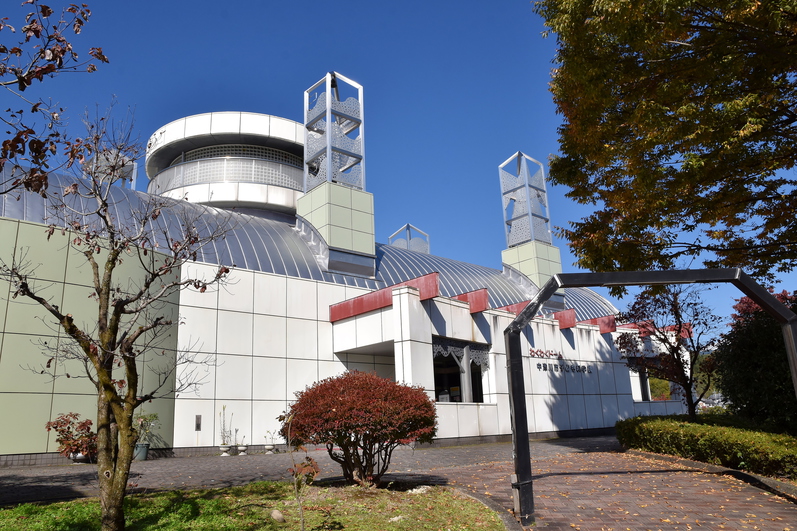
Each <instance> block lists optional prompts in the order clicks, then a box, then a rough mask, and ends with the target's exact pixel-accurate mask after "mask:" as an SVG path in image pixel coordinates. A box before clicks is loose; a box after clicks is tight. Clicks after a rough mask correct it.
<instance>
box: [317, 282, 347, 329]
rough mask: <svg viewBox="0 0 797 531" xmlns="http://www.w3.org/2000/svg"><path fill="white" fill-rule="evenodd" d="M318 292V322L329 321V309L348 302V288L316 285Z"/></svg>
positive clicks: (324, 284)
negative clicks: (334, 305)
mask: <svg viewBox="0 0 797 531" xmlns="http://www.w3.org/2000/svg"><path fill="white" fill-rule="evenodd" d="M316 287H317V290H318V320H319V321H328V320H329V307H330V306H331V305H333V304H337V303H339V302H342V301H344V300H346V287H345V286H340V285H338V284H326V283H324V282H319V283H318V284H316Z"/></svg>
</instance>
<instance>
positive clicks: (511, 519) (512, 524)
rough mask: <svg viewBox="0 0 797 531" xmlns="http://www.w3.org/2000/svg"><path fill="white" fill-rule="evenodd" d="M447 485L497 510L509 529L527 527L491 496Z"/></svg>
mask: <svg viewBox="0 0 797 531" xmlns="http://www.w3.org/2000/svg"><path fill="white" fill-rule="evenodd" d="M446 487H448V488H451V489H454V490H456V491H457V492H458V493H460V494H462V495H463V496H467V497H468V498H471V499H473V500H476V501H477V502H479V503H481V504H482V505H484V506H486V507H487V508H488V509H492V510H493V512H495V514H497V515H498V518H500V519H501V522H503V524H504V527H506V530H507V531H523V530H524V529H526V528H524V527H523V526H522V525H520V522H518V521H517V518H515V515H513V514H512V513H510V512H509V511H507V510H506V508H505V507H503V506H502V505H501V504H499V503H498V502H496V501H494V500H492V499H491V498H490V497H489V496H484V495H482V494H479V493H478V492H468V491H466V490H464V489H461V488H459V487H453V486H451V485H446Z"/></svg>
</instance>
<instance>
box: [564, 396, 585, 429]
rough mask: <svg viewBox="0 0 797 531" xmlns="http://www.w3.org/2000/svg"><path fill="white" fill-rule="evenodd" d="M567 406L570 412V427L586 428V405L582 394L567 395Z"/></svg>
mask: <svg viewBox="0 0 797 531" xmlns="http://www.w3.org/2000/svg"><path fill="white" fill-rule="evenodd" d="M567 408H568V410H569V413H570V429H571V430H585V429H587V427H588V426H587V407H586V404H585V403H584V395H569V396H567Z"/></svg>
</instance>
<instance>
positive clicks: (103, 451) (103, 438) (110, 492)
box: [97, 392, 135, 531]
mask: <svg viewBox="0 0 797 531" xmlns="http://www.w3.org/2000/svg"><path fill="white" fill-rule="evenodd" d="M120 420H121V424H122V425H121V426H120V425H119V423H117V421H116V419H115V418H114V415H113V413H112V412H111V407H110V404H108V402H107V401H106V400H105V398H104V396H103V395H102V392H100V396H99V398H98V401H97V449H98V453H97V476H98V479H99V485H100V508H101V510H102V530H103V531H124V528H125V515H124V499H125V493H126V489H127V481H128V478H129V477H130V464H131V462H132V461H133V448H134V446H135V437H134V436H133V437H132V442H131V430H130V426H125V425H126V424H130V423H129V422H127V419H120Z"/></svg>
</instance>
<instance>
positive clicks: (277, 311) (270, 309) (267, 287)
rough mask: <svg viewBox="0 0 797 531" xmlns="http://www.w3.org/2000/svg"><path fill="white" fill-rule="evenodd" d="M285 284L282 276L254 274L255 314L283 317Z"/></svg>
mask: <svg viewBox="0 0 797 531" xmlns="http://www.w3.org/2000/svg"><path fill="white" fill-rule="evenodd" d="M287 282H288V280H287V278H285V277H282V276H277V275H269V274H267V273H255V290H254V291H255V293H254V299H255V313H261V314H269V315H278V316H285V313H286V311H287V310H286V308H287Z"/></svg>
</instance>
